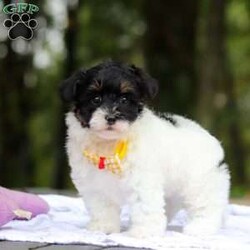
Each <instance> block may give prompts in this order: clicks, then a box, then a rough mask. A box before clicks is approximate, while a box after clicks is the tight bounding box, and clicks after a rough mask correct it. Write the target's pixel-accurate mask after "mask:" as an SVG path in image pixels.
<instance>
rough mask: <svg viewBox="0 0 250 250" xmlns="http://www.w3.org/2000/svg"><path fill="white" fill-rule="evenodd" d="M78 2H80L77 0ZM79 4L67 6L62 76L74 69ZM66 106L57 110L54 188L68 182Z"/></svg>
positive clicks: (59, 187)
mask: <svg viewBox="0 0 250 250" xmlns="http://www.w3.org/2000/svg"><path fill="white" fill-rule="evenodd" d="M79 4H80V2H79ZM78 10H79V5H74V6H68V12H67V13H68V27H67V29H66V31H65V47H66V53H67V56H66V60H65V67H64V68H65V70H64V72H65V74H64V78H67V77H69V76H70V75H71V74H72V73H73V71H75V70H76V46H77V44H76V42H77V32H78V29H77V23H78V20H77V14H78ZM66 111H67V107H65V106H64V105H63V104H62V105H60V108H59V111H58V124H59V126H58V134H57V154H56V176H55V188H57V189H63V188H66V187H67V186H68V183H69V167H68V161H67V155H66V151H65V139H66V126H65V113H66Z"/></svg>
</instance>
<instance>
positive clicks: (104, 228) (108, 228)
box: [87, 220, 120, 234]
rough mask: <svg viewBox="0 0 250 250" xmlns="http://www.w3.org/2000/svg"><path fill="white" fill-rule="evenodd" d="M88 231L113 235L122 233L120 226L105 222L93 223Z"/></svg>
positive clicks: (89, 225) (88, 227)
mask: <svg viewBox="0 0 250 250" xmlns="http://www.w3.org/2000/svg"><path fill="white" fill-rule="evenodd" d="M87 230H89V231H99V232H102V233H105V234H111V233H119V232H120V225H118V224H116V223H112V222H106V221H105V222H104V221H97V220H95V221H91V222H90V223H89V224H88V226H87Z"/></svg>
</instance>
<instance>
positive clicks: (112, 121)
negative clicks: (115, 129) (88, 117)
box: [105, 115, 117, 125]
mask: <svg viewBox="0 0 250 250" xmlns="http://www.w3.org/2000/svg"><path fill="white" fill-rule="evenodd" d="M105 120H106V121H107V124H108V125H114V124H115V122H116V120H117V117H116V116H115V115H106V116H105Z"/></svg>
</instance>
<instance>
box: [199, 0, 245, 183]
mask: <svg viewBox="0 0 250 250" xmlns="http://www.w3.org/2000/svg"><path fill="white" fill-rule="evenodd" d="M206 3H207V4H208V9H207V10H208V12H207V13H206V16H205V20H207V24H206V26H205V45H204V48H203V51H202V52H201V55H202V59H201V65H202V66H201V77H200V83H201V85H200V94H199V96H200V100H199V104H200V105H199V117H200V118H201V120H202V122H203V123H205V124H206V125H207V126H208V127H214V130H215V132H216V133H217V134H220V137H222V136H223V135H224V136H225V137H227V138H229V144H230V146H229V147H230V149H229V151H228V153H230V156H229V157H228V158H229V159H230V158H231V159H232V163H233V165H234V170H235V171H234V173H236V175H237V176H236V181H237V182H238V183H242V184H244V183H246V175H245V152H244V145H243V141H242V138H241V133H240V126H239V124H240V121H239V117H240V116H239V110H238V107H237V102H236V95H235V90H234V79H233V75H232V72H231V69H230V63H229V60H228V57H227V51H226V43H225V40H226V24H225V20H226V15H225V12H226V4H227V1H226V0H210V1H206ZM225 132H226V133H225Z"/></svg>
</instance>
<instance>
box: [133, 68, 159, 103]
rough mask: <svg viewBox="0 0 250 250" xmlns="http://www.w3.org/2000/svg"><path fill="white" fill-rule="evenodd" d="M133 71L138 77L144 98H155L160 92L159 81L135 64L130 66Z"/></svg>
mask: <svg viewBox="0 0 250 250" xmlns="http://www.w3.org/2000/svg"><path fill="white" fill-rule="evenodd" d="M130 68H131V70H132V72H133V73H134V74H135V75H136V77H137V82H138V86H139V88H140V91H141V93H142V96H143V98H145V99H153V98H154V97H155V96H156V95H157V93H158V82H157V80H155V79H154V78H152V77H151V76H150V75H149V74H147V73H146V72H145V71H143V70H142V69H141V68H138V67H136V66H135V65H131V66H130Z"/></svg>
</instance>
